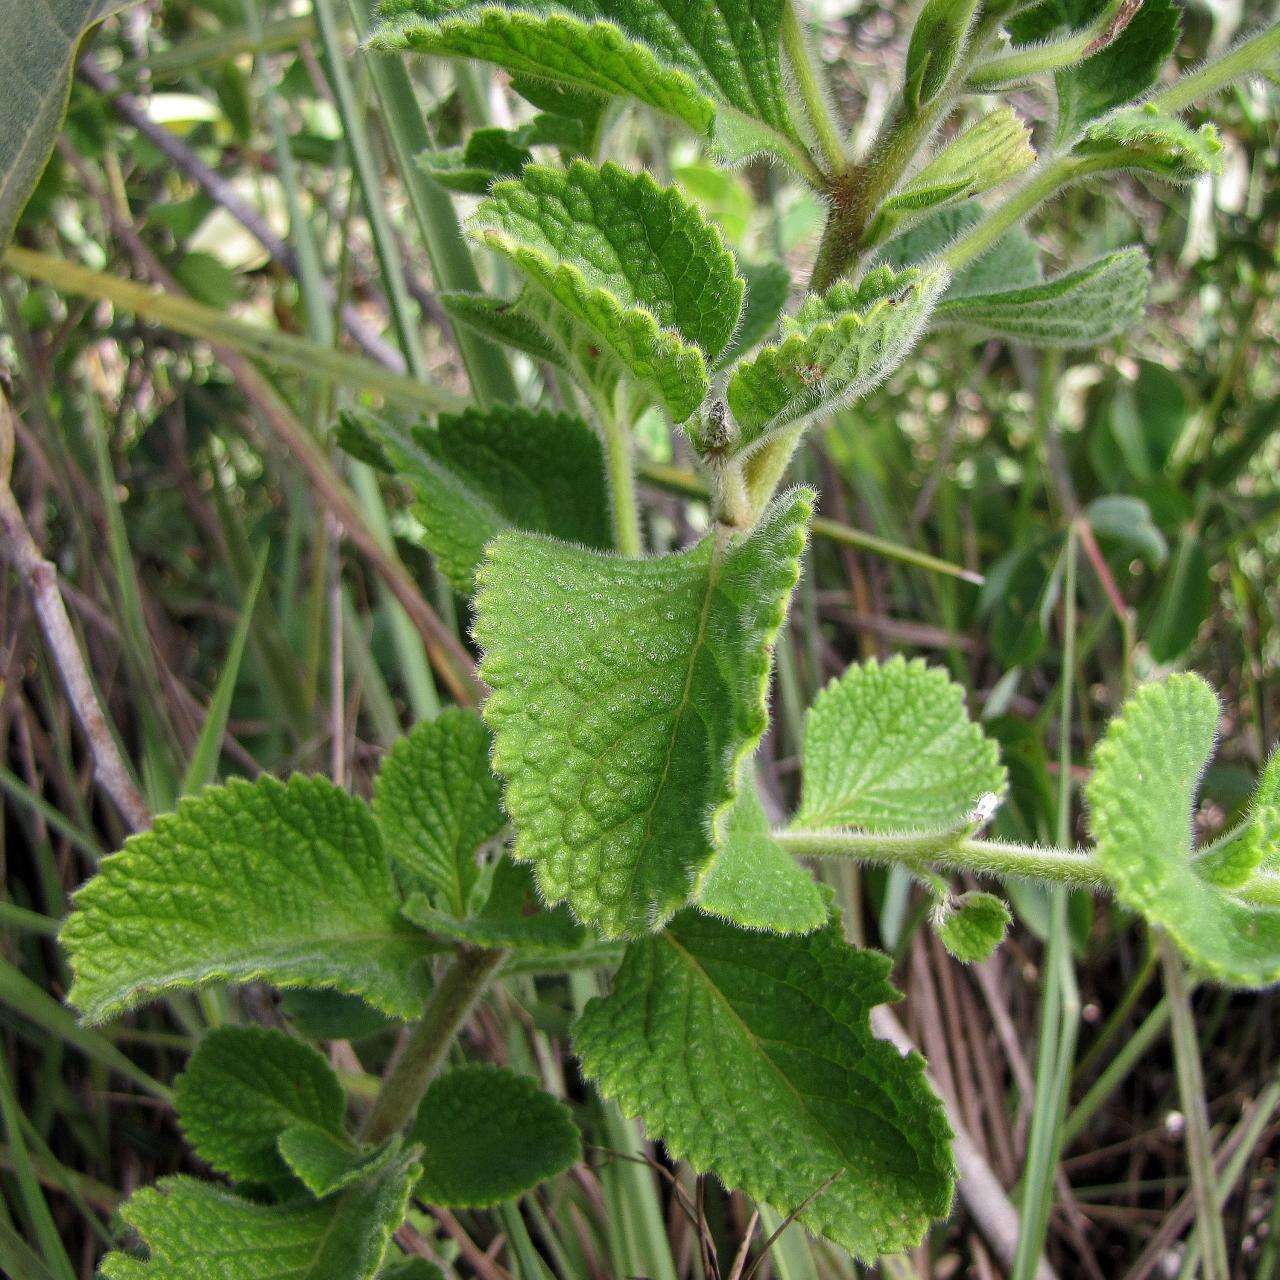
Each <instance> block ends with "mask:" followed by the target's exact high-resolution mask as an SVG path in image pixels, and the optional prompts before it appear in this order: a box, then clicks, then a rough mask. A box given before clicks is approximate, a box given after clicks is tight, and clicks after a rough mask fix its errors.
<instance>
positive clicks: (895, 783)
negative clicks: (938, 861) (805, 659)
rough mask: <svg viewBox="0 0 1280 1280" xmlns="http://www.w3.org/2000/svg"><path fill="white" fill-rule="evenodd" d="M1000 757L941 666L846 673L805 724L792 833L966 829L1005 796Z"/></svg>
mask: <svg viewBox="0 0 1280 1280" xmlns="http://www.w3.org/2000/svg"><path fill="white" fill-rule="evenodd" d="M1004 786H1005V771H1004V767H1003V766H1002V765H1001V764H1000V756H999V751H998V749H997V747H996V744H995V743H994V742H992V741H991V739H989V738H988V737H987V736H986V735H985V734H984V733H983V732H982V730H981V729H980V728H979V727H978V726H977V725H976V724H974V723H973V721H972V720H970V719H969V716H968V713H967V712H966V711H965V705H964V691H963V690H962V689H961V688H960V686H959V685H958V684H956V683H955V682H954V681H952V680H951V679H950V677H949V676H948V675H947V673H946V672H945V671H944V670H942V669H941V668H940V667H928V666H926V665H925V664H924V662H923V661H922V660H920V659H918V658H917V659H915V660H913V661H911V662H907V661H905V660H904V659H903V658H901V657H895V658H890V659H889V661H888V662H884V663H880V662H877V661H876V660H875V659H874V658H873V659H871V660H869V661H867V662H864V663H861V664H855V665H854V666H851V667H850V668H849V669H848V670H847V671H846V672H845V673H844V675H842V676H841V677H840V678H839V679H837V680H833V681H832V682H831V683H830V684H828V685H827V687H826V688H825V689H823V691H822V692H821V693H820V694H818V696H817V698H816V699H815V700H814V703H813V706H812V707H811V708H810V710H809V715H808V718H807V719H806V721H805V734H804V775H803V782H802V786H801V797H800V811H799V813H797V815H796V817H795V822H794V824H793V825H795V826H796V827H798V828H809V829H817V828H822V827H840V826H849V827H864V828H866V829H868V830H871V831H906V830H922V829H929V828H934V827H951V826H955V825H956V824H958V823H961V822H963V821H964V820H965V819H966V818H967V817H968V816H969V814H970V812H971V811H972V810H973V807H974V805H975V804H976V803H977V802H978V800H979V799H980V798H981V797H982V796H983V795H984V794H986V793H988V792H993V793H996V794H999V793H1000V792H1002V791H1003V790H1004Z"/></svg>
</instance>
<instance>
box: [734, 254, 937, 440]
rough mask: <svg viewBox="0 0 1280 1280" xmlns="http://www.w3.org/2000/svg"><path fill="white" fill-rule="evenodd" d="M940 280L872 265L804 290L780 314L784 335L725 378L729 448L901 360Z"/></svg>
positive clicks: (870, 380) (862, 389)
mask: <svg viewBox="0 0 1280 1280" xmlns="http://www.w3.org/2000/svg"><path fill="white" fill-rule="evenodd" d="M945 285H946V276H945V274H943V273H941V272H930V273H929V274H921V273H920V272H919V271H915V270H911V269H908V270H907V271H904V272H901V273H896V272H893V271H891V270H890V269H889V268H888V267H878V268H876V269H875V270H873V271H871V272H869V273H868V274H867V275H866V276H865V277H864V278H863V279H862V280H861V281H860V282H859V283H858V284H856V285H855V284H851V283H847V282H841V283H838V284H835V285H833V286H832V287H831V288H830V289H829V290H828V291H827V292H826V293H825V294H822V295H821V296H818V297H810V298H809V299H808V300H807V301H806V302H805V304H804V305H803V306H802V307H801V308H800V310H799V312H798V313H797V314H796V315H795V316H793V317H790V318H787V319H784V321H783V337H782V341H781V342H780V343H779V344H778V345H776V346H768V347H765V348H764V349H763V350H761V351H760V352H759V353H758V354H756V355H755V356H753V357H751V358H750V359H747V360H744V361H743V362H742V363H740V364H739V365H738V366H737V367H736V368H735V369H734V371H733V374H732V376H731V377H730V379H729V387H728V391H727V393H726V394H727V399H728V403H729V409H730V411H731V412H732V414H733V418H734V421H735V423H736V424H737V428H738V436H737V441H736V443H735V452H736V453H737V454H738V455H741V456H748V455H750V454H752V453H754V452H755V451H756V450H758V449H760V448H761V447H762V446H763V445H764V444H765V443H766V442H768V441H769V440H770V439H771V438H772V437H774V436H775V435H777V434H778V433H780V432H782V431H784V430H788V429H794V430H799V429H800V428H801V427H803V426H804V425H805V424H807V423H808V422H811V421H812V420H813V419H815V418H817V417H819V416H827V415H830V414H832V413H835V412H836V410H837V409H839V408H841V407H842V406H844V405H847V404H849V403H851V402H852V401H854V400H856V399H858V398H859V397H860V396H864V395H866V394H867V392H868V391H870V390H871V389H872V387H874V386H875V385H876V384H877V383H879V382H880V380H881V379H882V378H885V377H887V376H888V374H890V373H892V372H893V370H894V369H895V368H897V366H898V365H899V364H901V362H902V361H903V359H905V357H906V355H907V353H908V352H909V351H910V350H911V348H912V347H913V346H914V345H915V342H916V339H917V338H918V337H919V336H920V334H921V332H922V331H923V329H924V327H925V324H926V323H927V321H928V318H929V314H930V312H931V311H932V309H933V304H934V302H935V300H936V299H937V297H938V295H939V294H940V293H941V292H942V290H943V288H944V287H945Z"/></svg>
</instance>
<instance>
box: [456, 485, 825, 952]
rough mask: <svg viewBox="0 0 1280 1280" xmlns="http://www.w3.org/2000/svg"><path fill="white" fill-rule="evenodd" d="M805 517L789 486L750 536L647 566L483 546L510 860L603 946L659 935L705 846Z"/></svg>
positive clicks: (479, 618) (759, 722) (749, 714)
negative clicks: (606, 940)
mask: <svg viewBox="0 0 1280 1280" xmlns="http://www.w3.org/2000/svg"><path fill="white" fill-rule="evenodd" d="M811 509H812V495H811V493H810V492H809V491H808V490H795V491H793V492H791V493H789V494H785V495H783V496H782V497H781V498H779V499H778V500H777V501H775V502H774V503H773V504H772V506H771V507H770V508H769V509H768V510H767V511H766V512H765V514H764V516H763V518H762V519H761V521H760V523H759V525H758V526H757V527H756V528H755V530H754V531H752V532H751V533H750V534H749V535H746V536H734V537H730V536H728V535H727V534H725V533H723V532H717V533H714V534H712V535H711V536H709V537H708V538H706V539H705V540H704V541H702V542H700V543H699V544H698V545H697V546H695V547H693V548H691V549H690V550H687V551H683V552H680V553H679V554H676V555H671V556H665V557H662V558H660V559H654V560H623V559H619V558H617V557H614V556H608V555H601V554H599V553H596V552H591V551H587V550H583V549H582V548H579V547H571V546H568V545H566V544H565V543H560V542H553V541H551V540H550V539H546V538H538V537H533V536H529V535H526V534H517V533H504V534H502V535H500V536H499V537H498V538H496V539H495V540H494V541H493V542H492V543H491V544H490V546H489V549H488V553H487V558H486V560H485V564H484V566H483V568H482V569H481V570H480V574H479V582H480V590H479V592H478V594H477V597H476V623H475V632H476V637H477V639H478V640H479V642H480V645H481V647H482V648H483V650H484V655H485V656H484V661H483V663H482V665H481V672H482V674H483V676H484V679H485V680H486V681H487V682H488V683H489V685H490V686H491V687H492V689H493V693H492V694H491V695H490V697H489V699H488V702H487V703H486V704H485V708H484V715H485V718H486V720H488V722H489V724H490V725H491V726H492V727H493V730H494V735H495V743H496V744H495V750H494V764H495V766H496V768H497V770H498V772H499V773H501V774H502V775H503V776H504V777H505V778H506V781H507V787H506V807H507V811H508V813H510V815H511V817H512V820H513V821H514V823H515V826H516V842H515V853H516V856H517V857H518V858H520V859H522V860H525V861H529V862H532V863H534V865H535V867H536V869H537V875H538V887H539V889H540V890H541V892H542V894H543V896H544V897H545V898H546V900H547V901H548V902H551V903H556V902H561V901H567V902H568V903H569V906H570V907H571V909H572V910H573V912H574V913H575V915H577V916H578V918H579V919H581V920H582V921H584V922H586V923H588V924H592V925H594V926H595V927H596V928H598V929H599V930H600V931H601V932H603V933H604V934H605V935H606V936H607V937H627V936H634V935H636V934H641V933H646V932H648V931H650V930H652V929H656V928H660V927H661V925H662V923H663V922H664V921H665V920H667V919H669V918H670V916H671V915H672V913H673V912H674V911H675V910H676V909H677V908H679V907H680V906H682V905H683V904H684V903H685V902H687V901H688V899H689V897H690V895H691V893H692V892H693V889H694V886H695V883H696V880H697V877H698V876H699V875H700V874H701V872H702V871H703V869H704V868H705V867H706V866H707V864H708V863H709V862H710V860H711V858H712V856H713V854H714V852H715V844H714V841H713V836H714V833H715V832H716V831H717V830H718V828H719V827H720V825H721V821H722V818H723V815H724V814H725V812H726V811H727V810H728V808H729V806H730V804H731V802H732V800H733V798H734V791H735V782H736V778H737V772H738V766H739V762H740V761H741V760H742V759H743V758H744V757H745V756H747V755H749V754H750V753H751V752H752V751H753V750H754V749H755V747H756V744H757V743H758V742H759V740H760V736H761V734H762V733H763V732H764V729H765V725H766V723H767V715H766V709H765V690H766V685H767V682H768V676H769V666H770V658H771V651H772V645H773V640H774V637H775V635H776V634H777V630H778V627H779V626H780V625H781V622H782V619H783V616H784V614H785V610H786V606H787V601H788V599H789V597H790V595H791V590H792V588H793V587H794V586H795V583H796V579H797V577H798V575H799V556H800V552H801V550H802V549H803V546H804V536H805V528H806V525H807V522H808V519H809V514H810V511H811Z"/></svg>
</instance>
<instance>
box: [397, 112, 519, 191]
mask: <svg viewBox="0 0 1280 1280" xmlns="http://www.w3.org/2000/svg"><path fill="white" fill-rule="evenodd" d="M528 142H529V130H528V129H527V128H525V129H477V130H475V132H474V133H472V135H471V136H470V137H469V138H468V139H467V143H466V146H463V147H448V148H446V149H445V150H443V151H425V152H423V153H422V155H420V156H419V157H418V163H419V164H420V165H421V166H422V167H423V168H424V169H425V170H426V171H427V172H428V173H429V174H430V175H431V176H432V177H433V178H434V179H435V180H436V181H437V182H438V183H439V184H440V185H441V186H442V187H445V188H446V189H447V190H449V191H461V192H463V193H464V194H468V195H475V196H482V195H484V194H485V193H486V192H487V191H488V190H489V188H490V187H491V186H492V185H493V184H494V183H495V182H496V181H497V180H498V179H500V178H511V177H515V176H516V175H517V174H518V173H519V172H520V170H521V169H523V168H524V167H525V165H527V164H528V163H529V162H530V161H531V160H532V159H533V153H532V152H531V151H530V150H529V147H528V145H527V144H528Z"/></svg>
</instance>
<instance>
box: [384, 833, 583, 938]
mask: <svg viewBox="0 0 1280 1280" xmlns="http://www.w3.org/2000/svg"><path fill="white" fill-rule="evenodd" d="M404 914H405V919H406V920H410V921H412V922H413V923H414V924H416V925H417V926H418V928H419V929H426V930H427V932H428V933H434V934H436V935H437V936H438V937H442V938H450V939H452V940H453V941H455V942H466V943H469V944H470V945H471V946H475V947H507V948H511V949H512V950H515V951H522V952H529V951H551V952H566V951H572V950H574V949H575V948H576V947H578V946H580V945H581V943H582V941H583V939H584V937H585V933H586V931H585V930H584V929H583V927H582V926H581V925H580V924H579V923H578V922H577V921H576V920H575V919H574V918H573V916H572V915H571V914H570V913H569V911H568V909H567V908H565V907H563V906H560V907H555V908H552V909H548V908H545V907H543V906H542V904H541V903H540V902H539V901H538V894H537V891H536V889H535V888H534V882H533V869H532V868H531V867H529V866H528V865H526V864H524V863H519V862H515V861H513V860H512V858H510V857H509V856H507V857H503V858H502V859H500V860H499V862H498V864H497V866H496V867H494V869H493V878H492V881H491V885H490V889H489V896H488V898H486V899H485V904H484V906H483V907H482V908H481V909H480V910H479V911H477V912H476V913H475V914H474V915H471V916H468V917H466V918H465V919H460V918H459V917H457V916H453V915H449V914H448V913H446V912H444V911H439V910H437V909H435V908H434V907H432V905H431V903H430V902H429V900H428V899H427V898H426V897H425V896H424V895H422V894H413V895H412V896H411V897H410V898H409V901H408V902H406V903H405V904H404Z"/></svg>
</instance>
